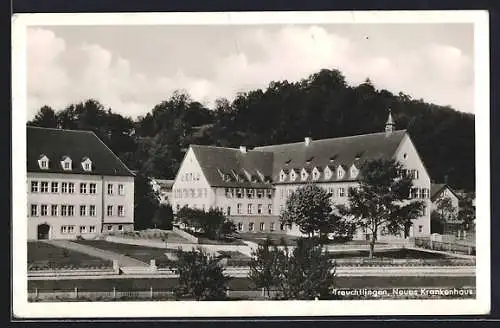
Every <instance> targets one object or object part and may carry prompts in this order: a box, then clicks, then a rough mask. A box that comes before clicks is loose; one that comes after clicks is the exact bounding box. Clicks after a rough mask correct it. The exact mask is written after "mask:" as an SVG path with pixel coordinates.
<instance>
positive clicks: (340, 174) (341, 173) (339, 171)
mask: <svg viewBox="0 0 500 328" xmlns="http://www.w3.org/2000/svg"><path fill="white" fill-rule="evenodd" d="M344 174H345V171H344V169H343V168H342V166H340V165H339V167H338V168H337V179H342V178H343V177H344Z"/></svg>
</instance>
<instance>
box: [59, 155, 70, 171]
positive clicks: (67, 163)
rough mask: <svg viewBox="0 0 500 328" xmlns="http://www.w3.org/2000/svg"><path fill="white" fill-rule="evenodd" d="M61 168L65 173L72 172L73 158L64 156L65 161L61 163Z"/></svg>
mask: <svg viewBox="0 0 500 328" xmlns="http://www.w3.org/2000/svg"><path fill="white" fill-rule="evenodd" d="M61 166H62V168H63V170H64V171H70V170H71V158H69V156H64V157H63V160H62V161H61Z"/></svg>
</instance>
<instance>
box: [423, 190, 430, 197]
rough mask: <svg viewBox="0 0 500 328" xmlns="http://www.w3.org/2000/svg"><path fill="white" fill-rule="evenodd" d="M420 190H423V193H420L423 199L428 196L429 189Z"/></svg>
mask: <svg viewBox="0 0 500 328" xmlns="http://www.w3.org/2000/svg"><path fill="white" fill-rule="evenodd" d="M422 190H423V195H422V197H423V198H424V199H427V198H429V189H427V188H424V189H422Z"/></svg>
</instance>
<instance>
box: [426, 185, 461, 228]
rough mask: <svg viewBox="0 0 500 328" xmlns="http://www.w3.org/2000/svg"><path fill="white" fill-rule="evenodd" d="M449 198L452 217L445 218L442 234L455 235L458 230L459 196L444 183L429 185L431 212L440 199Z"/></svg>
mask: <svg viewBox="0 0 500 328" xmlns="http://www.w3.org/2000/svg"><path fill="white" fill-rule="evenodd" d="M445 198H449V199H450V201H451V205H452V208H453V210H454V215H449V216H448V217H445V218H444V219H445V220H446V224H445V227H444V234H455V233H456V232H457V231H458V230H460V222H459V220H458V211H459V200H460V196H459V194H458V193H457V192H456V191H455V190H453V189H452V188H451V187H450V186H449V185H448V184H446V183H432V184H431V201H432V210H436V209H437V207H438V204H439V202H440V201H441V200H442V199H445Z"/></svg>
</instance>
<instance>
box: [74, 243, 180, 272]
mask: <svg viewBox="0 0 500 328" xmlns="http://www.w3.org/2000/svg"><path fill="white" fill-rule="evenodd" d="M74 242H75V243H79V244H83V245H88V246H92V247H95V248H98V249H102V250H105V251H111V252H115V253H119V254H123V255H125V256H128V257H131V258H134V259H136V260H139V261H142V262H144V263H147V264H149V262H150V260H152V259H154V260H155V261H156V265H157V266H158V267H160V268H163V267H166V266H168V263H169V259H168V257H167V256H166V255H165V253H167V252H175V251H176V250H174V249H169V248H155V247H147V246H139V245H129V244H119V243H112V242H108V241H104V240H75V241H74Z"/></svg>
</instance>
